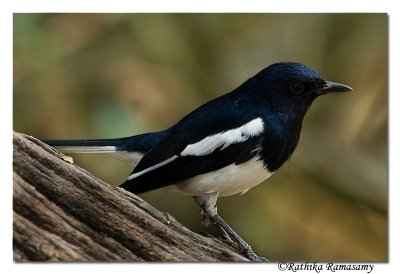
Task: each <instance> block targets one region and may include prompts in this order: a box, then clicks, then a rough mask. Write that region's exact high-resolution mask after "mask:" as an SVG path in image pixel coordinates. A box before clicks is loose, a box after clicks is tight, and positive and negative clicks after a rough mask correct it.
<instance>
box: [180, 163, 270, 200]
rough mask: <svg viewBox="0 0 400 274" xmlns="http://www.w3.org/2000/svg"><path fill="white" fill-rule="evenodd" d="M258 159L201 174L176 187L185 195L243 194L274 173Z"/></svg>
mask: <svg viewBox="0 0 400 274" xmlns="http://www.w3.org/2000/svg"><path fill="white" fill-rule="evenodd" d="M257 159H258V157H257V158H253V159H251V160H250V161H247V162H245V163H243V164H240V165H235V164H231V165H229V166H226V167H224V168H221V169H219V170H216V171H212V172H209V173H205V174H200V175H197V176H195V177H192V178H190V179H188V180H185V181H183V182H181V183H179V184H176V186H177V188H178V189H179V190H180V191H182V192H183V193H185V194H189V195H193V196H198V195H202V194H204V193H214V192H215V193H219V196H231V195H234V194H238V193H241V194H243V193H245V192H246V191H247V190H249V189H250V188H252V187H255V186H256V185H258V184H260V183H262V182H263V181H265V180H266V179H267V178H268V177H270V176H271V175H272V172H269V171H268V170H267V169H265V168H264V166H263V161H261V160H257Z"/></svg>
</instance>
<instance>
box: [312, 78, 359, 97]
mask: <svg viewBox="0 0 400 274" xmlns="http://www.w3.org/2000/svg"><path fill="white" fill-rule="evenodd" d="M352 90H353V89H352V88H351V87H348V86H346V85H342V84H338V83H334V82H329V81H326V82H325V84H324V86H323V88H321V89H319V90H317V94H325V93H330V92H348V91H352Z"/></svg>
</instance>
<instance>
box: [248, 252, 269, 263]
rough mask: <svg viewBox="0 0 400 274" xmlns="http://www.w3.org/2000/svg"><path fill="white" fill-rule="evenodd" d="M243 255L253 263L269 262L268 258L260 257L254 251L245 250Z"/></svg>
mask: <svg viewBox="0 0 400 274" xmlns="http://www.w3.org/2000/svg"><path fill="white" fill-rule="evenodd" d="M243 253H244V254H245V255H246V257H247V259H249V260H250V261H251V262H268V260H267V259H266V258H264V257H261V256H258V255H257V254H256V253H254V251H253V250H244V251H243Z"/></svg>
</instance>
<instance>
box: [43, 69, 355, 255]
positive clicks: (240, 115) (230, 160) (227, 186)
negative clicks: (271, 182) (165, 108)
mask: <svg viewBox="0 0 400 274" xmlns="http://www.w3.org/2000/svg"><path fill="white" fill-rule="evenodd" d="M351 90H352V89H351V88H350V87H348V86H345V85H342V84H338V83H333V82H328V81H326V80H324V79H323V78H322V77H321V76H319V75H318V74H317V73H316V72H314V71H313V70H312V69H310V68H309V67H307V66H305V65H303V64H300V63H294V62H282V63H276V64H272V65H270V66H268V67H266V68H265V69H263V70H261V71H260V72H259V73H257V74H256V75H255V76H253V77H251V78H250V79H248V80H247V81H245V82H244V83H243V84H242V85H240V86H239V87H238V88H236V89H235V90H233V91H232V92H230V93H227V94H225V95H223V96H221V97H218V98H216V99H214V100H212V101H210V102H208V103H206V104H204V105H202V106H200V107H199V108H197V109H196V110H194V111H193V112H191V113H189V114H188V115H187V116H185V117H184V118H183V119H182V120H180V121H179V122H178V123H176V124H175V125H173V126H172V127H170V128H168V129H166V130H163V131H159V132H151V133H146V134H142V135H136V136H132V137H125V138H118V139H97V140H55V141H50V140H47V141H45V142H46V143H47V144H49V145H51V146H54V147H56V148H57V149H59V150H61V151H63V152H70V153H112V154H114V155H115V156H117V157H119V158H120V159H123V160H125V161H127V162H128V163H129V164H131V165H132V166H134V169H133V171H132V173H131V174H130V175H129V176H128V178H127V180H126V182H124V183H123V184H122V185H120V187H122V188H124V189H126V190H128V191H130V192H133V193H135V194H139V193H143V192H146V191H150V190H153V189H157V188H161V187H165V186H169V185H175V186H176V187H177V188H178V189H179V190H180V191H182V192H183V193H185V194H189V195H192V196H193V197H194V200H195V201H196V202H197V203H198V204H199V206H200V207H201V208H202V210H203V211H204V213H205V214H206V216H207V217H208V218H209V220H211V221H212V222H213V223H214V224H215V225H216V227H217V228H218V230H219V231H220V233H221V235H222V236H223V237H225V238H227V239H231V240H232V241H234V242H235V243H236V244H237V245H238V247H239V248H240V250H241V251H242V252H243V253H244V254H245V255H246V256H247V257H248V258H249V259H250V260H252V261H259V260H262V259H263V258H261V257H258V256H257V255H256V254H255V253H254V252H253V251H252V249H251V247H250V245H248V244H247V243H246V242H245V241H244V240H243V239H242V238H241V237H240V236H239V235H238V234H236V233H235V232H234V231H233V229H232V228H231V227H230V226H229V225H228V224H227V223H226V222H225V221H224V220H223V219H222V218H221V217H220V216H219V215H218V214H217V206H216V203H217V198H218V197H220V196H230V195H234V194H243V193H245V192H246V191H248V190H249V189H251V188H253V187H255V186H256V185H258V184H260V183H261V182H263V181H265V180H266V179H267V178H268V177H270V176H271V175H272V174H273V173H274V172H275V171H276V170H277V169H278V168H280V167H281V166H282V165H283V163H284V162H285V161H287V160H288V159H289V157H290V155H291V154H292V153H293V151H294V150H295V148H296V146H297V143H298V141H299V138H300V130H301V126H302V121H303V118H304V115H305V114H306V112H307V110H308V108H309V107H310V105H311V103H312V102H313V101H314V100H315V99H316V98H317V97H318V96H320V95H322V94H326V93H330V92H346V91H351Z"/></svg>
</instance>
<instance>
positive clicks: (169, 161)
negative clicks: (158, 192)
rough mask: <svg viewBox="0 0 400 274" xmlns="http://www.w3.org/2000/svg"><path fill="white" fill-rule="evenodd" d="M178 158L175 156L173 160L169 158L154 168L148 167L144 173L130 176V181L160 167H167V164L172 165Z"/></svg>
mask: <svg viewBox="0 0 400 274" xmlns="http://www.w3.org/2000/svg"><path fill="white" fill-rule="evenodd" d="M176 158H178V156H176V155H174V156H172V157H171V158H168V159H167V160H165V161H162V162H160V163H158V164H156V165H154V166H151V167H148V168H146V169H143V170H142V171H139V172H137V173H133V174H131V175H129V177H128V180H132V179H135V178H136V177H139V176H141V175H143V174H145V173H147V172H150V171H152V170H155V169H157V168H159V167H162V166H165V165H166V164H169V163H171V162H172V161H173V160H175V159H176Z"/></svg>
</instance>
